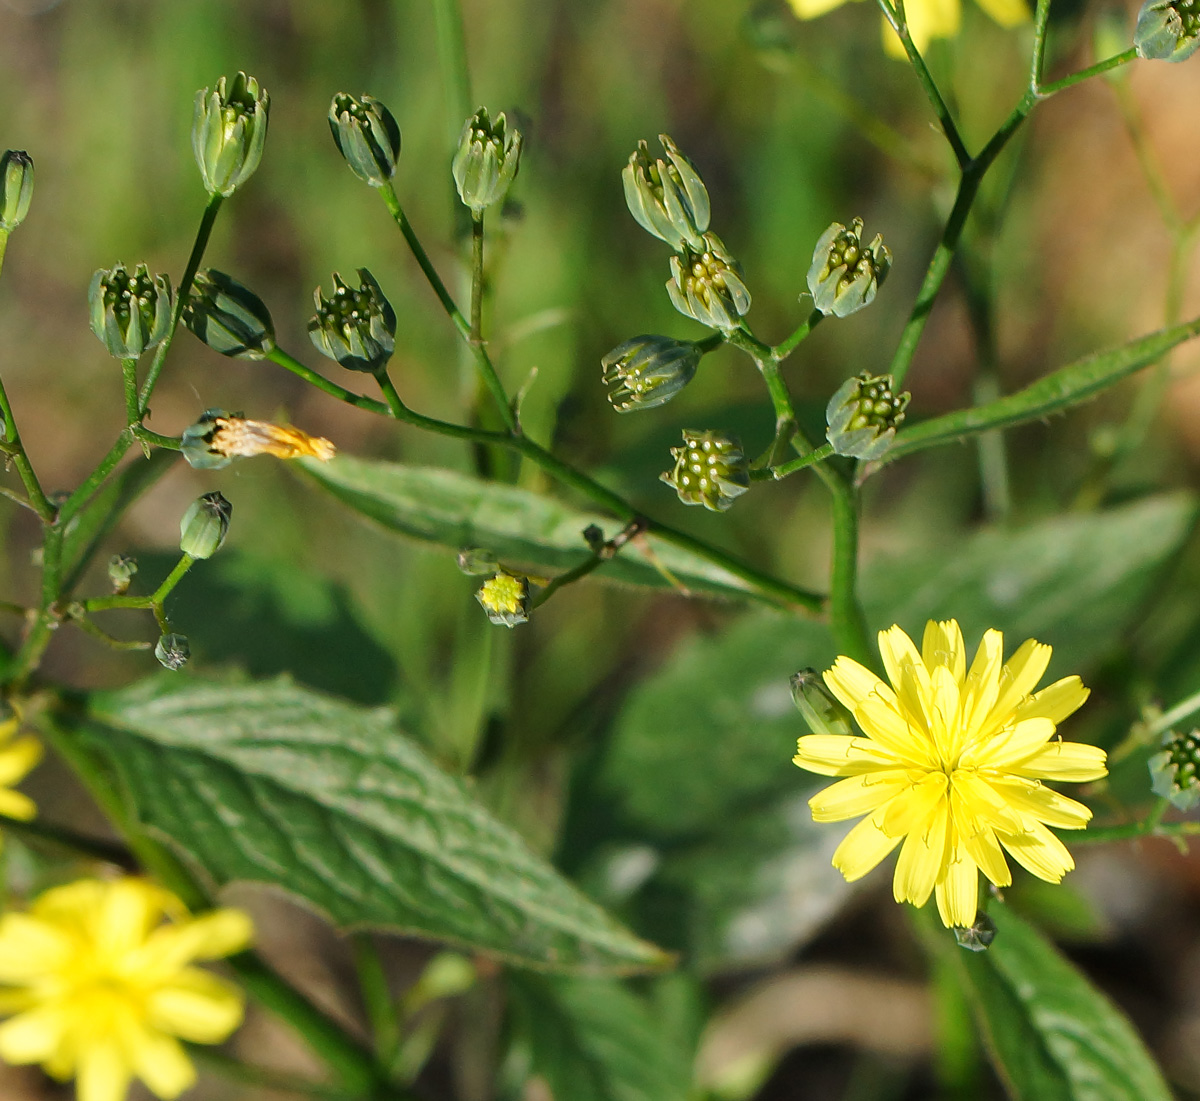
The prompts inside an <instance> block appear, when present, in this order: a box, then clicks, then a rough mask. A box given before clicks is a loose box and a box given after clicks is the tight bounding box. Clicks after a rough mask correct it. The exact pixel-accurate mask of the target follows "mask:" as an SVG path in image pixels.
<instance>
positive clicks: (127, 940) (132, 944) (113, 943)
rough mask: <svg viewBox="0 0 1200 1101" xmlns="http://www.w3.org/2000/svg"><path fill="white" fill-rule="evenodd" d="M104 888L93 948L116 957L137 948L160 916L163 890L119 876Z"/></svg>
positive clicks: (162, 906) (140, 881)
mask: <svg viewBox="0 0 1200 1101" xmlns="http://www.w3.org/2000/svg"><path fill="white" fill-rule="evenodd" d="M105 886H106V888H107V890H106V891H105V893H104V900H103V902H102V903H101V905H100V906H99V908H98V911H97V915H96V950H97V951H98V952H99V953H100V954H101V955H104V956H109V957H111V958H119V957H121V956H124V955H126V954H127V953H129V952H132V951H133V950H134V949H136V948H138V947H139V946H140V945H141V943H142V942H143V941H144V940H145V939H146V936H147V934H148V933H149V932H150V930H151V929H153V928H154V926H155V925H157V924H158V922H159V921H160V920H161V918H162V914H163V908H164V902H165V898H164V894H165V892H163V891H162V890H161V889H160V888H158V887H155V886H154V885H153V884H151V883H147V882H146V881H145V880H142V879H133V878H129V879H119V880H117V881H116V882H115V883H108V884H105Z"/></svg>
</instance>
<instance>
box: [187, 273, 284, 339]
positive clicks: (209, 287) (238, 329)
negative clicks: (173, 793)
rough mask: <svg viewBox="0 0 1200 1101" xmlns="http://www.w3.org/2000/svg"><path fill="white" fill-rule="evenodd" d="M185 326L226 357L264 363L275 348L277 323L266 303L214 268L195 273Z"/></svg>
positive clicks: (189, 295)
mask: <svg viewBox="0 0 1200 1101" xmlns="http://www.w3.org/2000/svg"><path fill="white" fill-rule="evenodd" d="M183 323H184V324H185V325H186V326H187V327H188V328H189V329H190V330H191V331H192V333H193V335H194V336H196V337H197V338H198V339H200V340H202V341H203V342H204V343H205V344H207V345H208V346H209V347H210V348H211V349H212V350H213V351H214V352H220V353H221V355H223V356H232V357H234V358H235V359H263V358H265V357H266V356H268V355H270V353H271V352H272V351H273V350H274V348H275V323H274V322H273V321H272V320H271V313H270V311H269V310H268V309H267V307H266V305H265V304H264V303H263V300H262V299H261V298H259V297H258V295H256V294H255V293H254V292H253V291H252V290H250V289H249V288H248V287H244V286H242V284H241V283H239V282H238V281H237V280H236V279H234V278H232V277H231V276H228V275H226V274H225V273H224V272H223V271H217V270H216V269H215V268H206V269H204V270H203V271H198V272H197V273H196V278H195V281H194V282H193V283H192V289H191V292H190V293H189V294H188V300H187V305H186V306H185V307H184V309H183Z"/></svg>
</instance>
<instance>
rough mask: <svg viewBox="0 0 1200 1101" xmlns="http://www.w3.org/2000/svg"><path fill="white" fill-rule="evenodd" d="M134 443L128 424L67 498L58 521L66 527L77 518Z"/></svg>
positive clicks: (59, 512) (59, 513)
mask: <svg viewBox="0 0 1200 1101" xmlns="http://www.w3.org/2000/svg"><path fill="white" fill-rule="evenodd" d="M132 443H133V430H132V429H130V428H129V427H128V426H126V428H125V430H124V431H123V432H122V433H121V434H120V435H119V436H118V437H117V440H116V443H114V444H113V445H112V447H110V448H109V449H108V454H107V455H105V456H104V458H103V459H101V460H100V465H99V466H98V467H96V469H95V470H93V471H92V472H91V474H89V475H88V476H87V478H86V479H85V480H84V481H83V483H82V484H81V485H80V486H79V487H78V488H77V489H76V490H75V492H74V493H72V494H71V496H70V497H68V498H67V499H66V501H65V502H64V503H63V506H62V508H60V509H59V510H58V522H59V523H60V524H61V525H63V526H64V527H65V526H66V525H67V524H68V523H70V521H71V520H73V519H74V518H75V515H76V514H77V513H78V512H79V510H80V509H82V508H83V507H84V505H86V504H87V503H88V501H90V500H91V498H92V495H93V494H94V493H95V492H96V491H97V490H98V489H99V488H100V487H101V486H102V485H103V484H104V483H105V481H107V479H108V476H109V475H110V474H111V473H112V472H113V471H114V470H115V469H116V468H117V464H118V463H119V462H120V461H121V460H122V459H123V458H124V457H125V452H126V451H128V450H129V447H130V445H131V444H132Z"/></svg>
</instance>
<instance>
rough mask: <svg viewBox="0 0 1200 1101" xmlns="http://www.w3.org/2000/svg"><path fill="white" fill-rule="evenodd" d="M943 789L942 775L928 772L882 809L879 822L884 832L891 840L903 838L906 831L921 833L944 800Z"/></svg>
mask: <svg viewBox="0 0 1200 1101" xmlns="http://www.w3.org/2000/svg"><path fill="white" fill-rule="evenodd" d="M946 785H947V781H946V774H945V773H943V772H931V773H928V774H927V775H925V776H923V777H922V778H921V779H920V780H919V781H918V782H917V783H915V784H913V785H912V787H910V788H908V789H907V790H906V791H902V792H900V794H899V795H897V796H895V798H893V799H892V801H891V802H890V803H888V805H887V806H886V807H884V808H883V818H882V819H881V820H880V821H881V824H882V826H883V829H884V832H885V833H887V834H888V835H889V836H891V837H903V836H904V835H905V834H906V833H909V832H910V831H913V830H916V831H918V832H920V831H922V830H924V829H925V827H926V824H927V823H928V822H929V820H930V818H931V817H932V816H933V814H934V812H935V810H936V809H937V807H938V805H939V804H940V803H942V802H944V801H945V799H946Z"/></svg>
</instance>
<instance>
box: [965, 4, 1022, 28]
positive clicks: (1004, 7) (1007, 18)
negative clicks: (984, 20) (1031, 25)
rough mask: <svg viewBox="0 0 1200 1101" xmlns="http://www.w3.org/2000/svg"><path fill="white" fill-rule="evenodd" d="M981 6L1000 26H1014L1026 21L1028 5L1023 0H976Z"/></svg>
mask: <svg viewBox="0 0 1200 1101" xmlns="http://www.w3.org/2000/svg"><path fill="white" fill-rule="evenodd" d="M976 2H977V3H978V4H979V6H980V7H981V8H983V10H984V11H985V12H987V13H988V15H990V16H991V17H992V18H993V19H994V20H995V21H996V22H997V23H999V24H1000V26H1002V27H1015V26H1017V24H1019V23H1028V22H1029V19H1030V12H1029V5H1028V4H1026V3H1025V0H976Z"/></svg>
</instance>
